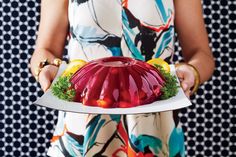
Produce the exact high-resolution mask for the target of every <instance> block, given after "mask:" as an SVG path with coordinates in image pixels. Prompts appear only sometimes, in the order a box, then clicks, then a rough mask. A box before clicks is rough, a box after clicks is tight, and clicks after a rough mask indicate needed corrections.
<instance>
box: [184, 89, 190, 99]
mask: <svg viewBox="0 0 236 157" xmlns="http://www.w3.org/2000/svg"><path fill="white" fill-rule="evenodd" d="M184 93H185V95H186V96H187V97H188V98H190V93H191V91H190V90H187V91H185V92H184Z"/></svg>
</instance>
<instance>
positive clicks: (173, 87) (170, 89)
mask: <svg viewBox="0 0 236 157" xmlns="http://www.w3.org/2000/svg"><path fill="white" fill-rule="evenodd" d="M154 66H155V67H156V68H157V69H158V70H159V71H160V73H161V74H162V76H163V77H164V78H165V80H166V82H165V84H164V86H163V87H162V88H161V91H162V93H163V94H162V95H161V99H162V100H165V99H168V98H170V97H173V96H175V95H176V94H177V93H178V88H179V85H178V81H177V78H176V77H175V76H174V75H172V74H171V73H168V72H166V71H165V70H164V69H163V67H162V66H160V65H157V64H154Z"/></svg>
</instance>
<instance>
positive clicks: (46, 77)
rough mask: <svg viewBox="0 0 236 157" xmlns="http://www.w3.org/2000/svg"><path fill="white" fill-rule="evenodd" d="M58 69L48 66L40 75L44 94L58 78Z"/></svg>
mask: <svg viewBox="0 0 236 157" xmlns="http://www.w3.org/2000/svg"><path fill="white" fill-rule="evenodd" d="M57 71H58V67H57V66H54V65H46V66H45V67H43V69H42V71H41V72H40V73H39V79H38V81H39V84H40V85H41V88H42V90H43V91H44V92H46V90H47V89H48V88H49V87H50V86H51V83H52V81H53V80H54V78H55V77H56V74H57Z"/></svg>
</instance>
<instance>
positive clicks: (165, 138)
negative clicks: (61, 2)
mask: <svg viewBox="0 0 236 157" xmlns="http://www.w3.org/2000/svg"><path fill="white" fill-rule="evenodd" d="M68 14H69V22H70V40H69V44H68V55H69V58H70V59H71V60H72V59H83V60H86V61H91V60H93V59H97V58H101V57H109V56H127V57H132V58H135V59H139V60H143V61H147V60H149V59H151V58H157V57H160V58H163V59H165V60H166V61H167V62H171V59H172V57H173V53H174V25H173V24H174V6H173V0H69V7H68ZM184 152H185V147H184V136H183V130H182V128H181V127H180V123H179V120H178V115H177V112H176V111H165V112H159V113H148V114H135V115H101V114H80V113H71V112H63V111H59V115H58V122H57V125H56V128H55V132H54V136H53V138H52V139H51V146H50V148H49V150H48V155H49V156H53V157H71V156H72V157H83V156H86V157H93V156H94V157H96V156H97V157H183V156H184Z"/></svg>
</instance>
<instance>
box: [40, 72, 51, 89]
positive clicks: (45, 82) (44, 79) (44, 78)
mask: <svg viewBox="0 0 236 157" xmlns="http://www.w3.org/2000/svg"><path fill="white" fill-rule="evenodd" d="M39 84H40V85H41V88H42V90H43V91H44V92H46V90H47V89H48V88H49V87H50V85H51V80H50V77H49V74H44V75H40V77H39Z"/></svg>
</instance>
